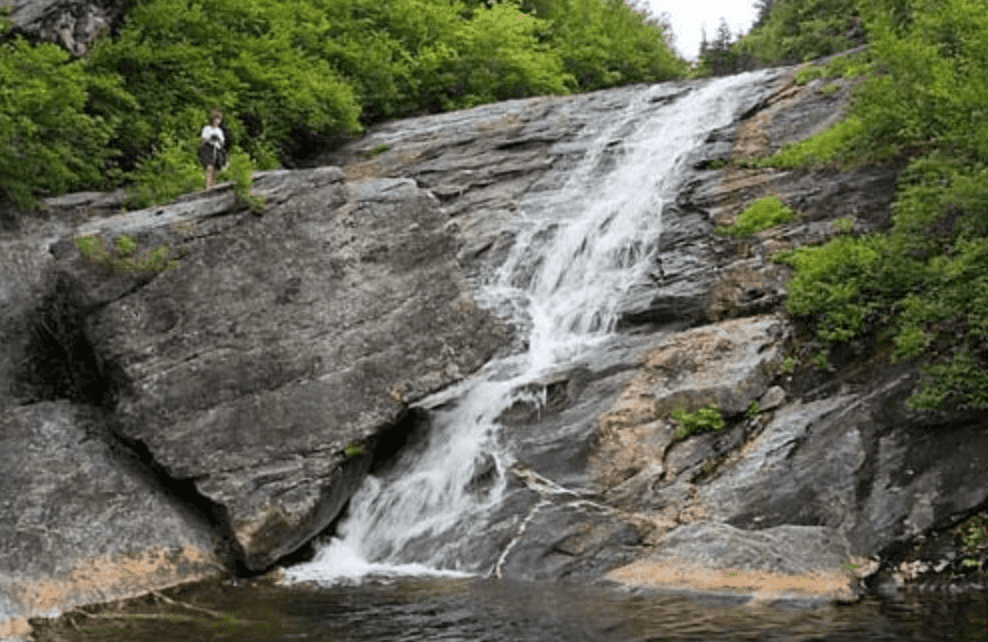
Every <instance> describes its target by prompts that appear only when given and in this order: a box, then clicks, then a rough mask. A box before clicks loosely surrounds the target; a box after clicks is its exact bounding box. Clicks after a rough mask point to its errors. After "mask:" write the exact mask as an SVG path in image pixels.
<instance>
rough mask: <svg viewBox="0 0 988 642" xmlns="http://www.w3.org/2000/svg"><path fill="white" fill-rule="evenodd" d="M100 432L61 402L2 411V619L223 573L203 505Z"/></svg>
mask: <svg viewBox="0 0 988 642" xmlns="http://www.w3.org/2000/svg"><path fill="white" fill-rule="evenodd" d="M107 433H108V428H107V426H106V418H105V416H104V415H103V414H102V413H101V412H99V411H97V410H94V409H92V408H88V407H81V406H75V405H73V404H71V403H69V402H67V401H59V402H40V403H35V404H31V405H26V406H18V407H14V408H9V407H8V408H5V410H4V412H3V414H2V415H0V469H2V470H3V475H2V476H0V627H3V626H6V628H7V629H9V630H10V632H13V631H14V630H15V629H16V627H17V624H16V623H17V622H18V621H20V622H22V623H23V620H24V619H25V618H30V617H43V616H48V615H50V614H52V613H57V612H58V611H59V610H63V609H66V608H70V607H72V606H76V605H80V604H88V603H92V602H101V601H107V600H110V599H119V598H123V597H131V596H135V595H140V594H142V593H145V592H147V591H149V590H154V589H158V588H162V587H165V586H169V585H173V584H178V583H180V582H189V581H194V580H197V579H203V578H210V577H216V576H217V575H218V574H219V573H221V572H222V569H223V564H224V562H225V560H224V559H223V558H222V556H221V555H220V554H218V551H219V550H220V549H222V545H221V540H222V538H223V537H224V535H223V533H222V532H221V530H220V529H219V528H216V527H215V526H214V525H213V522H214V519H215V518H214V516H212V515H207V514H204V513H203V510H206V511H208V510H209V509H208V507H204V506H196V505H195V504H192V503H189V502H188V501H186V499H187V498H186V497H181V496H179V495H176V494H175V493H166V492H163V491H162V488H161V483H160V481H159V480H158V479H156V478H155V476H154V474H153V472H152V471H151V470H150V469H149V468H148V467H147V465H146V464H145V463H144V462H142V461H140V460H139V459H138V458H137V457H135V456H134V453H133V452H132V451H130V450H128V449H126V448H119V447H118V448H114V447H113V446H111V445H110V444H111V443H112V439H109V438H108V435H107ZM21 626H23V624H22V625H21ZM2 630H3V628H0V631H2Z"/></svg>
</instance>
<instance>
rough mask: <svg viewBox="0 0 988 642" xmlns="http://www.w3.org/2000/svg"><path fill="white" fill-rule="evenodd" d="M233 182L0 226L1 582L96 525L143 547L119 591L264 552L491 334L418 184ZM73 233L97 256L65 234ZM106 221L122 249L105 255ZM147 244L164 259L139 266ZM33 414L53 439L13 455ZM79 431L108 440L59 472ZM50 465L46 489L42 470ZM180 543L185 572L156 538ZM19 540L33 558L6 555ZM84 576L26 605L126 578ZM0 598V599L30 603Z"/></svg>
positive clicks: (299, 538) (327, 507)
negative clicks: (135, 206)
mask: <svg viewBox="0 0 988 642" xmlns="http://www.w3.org/2000/svg"><path fill="white" fill-rule="evenodd" d="M255 193H256V194H257V195H260V196H263V197H264V198H265V199H266V209H265V211H264V212H263V213H262V214H258V213H255V212H252V211H251V210H250V209H249V208H248V207H246V205H244V204H242V203H240V202H238V201H237V200H236V198H235V197H234V195H233V193H232V191H231V189H230V187H229V186H221V187H218V188H215V189H213V190H211V191H210V192H207V193H205V194H202V195H198V196H194V197H191V198H186V199H182V200H180V202H177V203H175V204H173V205H169V206H164V207H156V208H151V209H149V210H144V211H138V212H130V213H127V214H124V215H115V216H108V217H102V218H95V219H87V220H85V221H83V222H82V223H81V224H75V225H73V224H72V222H71V212H69V213H68V214H67V215H66V217H65V218H64V219H63V220H62V222H58V220H59V219H55V220H53V221H50V222H48V223H37V224H36V223H33V222H29V221H28V222H25V224H24V225H23V226H22V227H23V229H22V230H21V232H20V233H9V234H7V235H6V236H5V237H4V238H3V239H2V242H3V244H2V247H0V250H2V252H3V263H4V266H5V269H9V270H10V272H7V273H5V276H6V274H11V275H13V276H15V277H17V278H15V279H11V280H7V279H6V278H5V279H4V281H3V285H2V286H0V287H2V290H0V293H2V295H3V299H2V305H0V313H2V315H3V321H4V323H3V335H2V336H3V343H2V351H0V356H2V362H0V363H2V366H3V367H0V381H2V382H3V383H4V386H3V391H2V397H0V398H2V401H3V404H4V407H5V411H6V413H7V416H8V419H7V420H5V423H4V424H3V433H2V436H3V438H4V439H5V442H4V444H5V446H4V450H3V453H4V459H3V469H2V470H3V473H4V475H3V478H4V483H5V484H7V485H5V486H4V492H3V494H2V495H3V497H4V499H5V500H7V498H11V501H13V503H7V504H4V521H3V523H4V526H5V527H6V525H7V524H10V525H11V528H15V529H18V530H16V533H14V534H15V535H16V536H14V537H12V538H9V539H8V538H6V537H5V538H4V544H5V546H6V548H5V549H4V551H3V557H2V563H3V565H4V570H5V572H6V571H8V570H9V571H10V573H11V575H10V577H12V578H15V579H16V578H19V577H21V576H24V577H25V578H27V579H25V580H23V582H21V580H17V582H21V584H23V583H24V582H28V584H24V585H25V586H28V588H30V586H31V585H30V584H29V583H30V582H42V583H43V582H44V581H45V579H44V578H45V577H46V574H47V575H48V576H50V578H51V581H53V582H56V583H57V582H60V581H62V580H60V579H58V578H59V577H61V576H60V575H59V573H62V571H63V570H64V572H65V573H69V571H70V570H71V569H72V568H76V567H77V566H79V567H80V568H81V567H82V566H84V565H85V564H88V563H90V562H89V561H88V560H90V558H93V557H94V556H97V555H103V556H104V557H106V556H110V557H112V555H114V554H116V553H117V552H118V551H117V549H116V548H114V546H116V544H117V543H119V544H121V545H123V544H126V546H127V547H129V548H127V551H128V553H127V554H128V555H130V556H132V557H134V559H144V558H148V560H150V561H148V564H149V565H150V564H151V561H153V560H151V557H154V556H155V555H159V553H160V555H159V557H160V559H159V558H158V557H154V559H156V560H159V562H158V563H159V565H160V566H161V568H157V567H154V572H153V573H152V572H150V571H149V573H148V574H146V577H145V579H147V581H146V582H144V584H141V586H142V587H143V589H142V590H153V589H155V588H160V587H161V586H167V585H168V584H169V583H175V582H180V581H189V580H194V579H197V578H199V577H202V576H203V571H202V570H201V568H206V570H207V572H208V573H212V574H216V573H219V572H222V570H223V569H224V568H226V569H228V570H236V569H243V570H247V571H253V570H263V569H266V568H268V567H270V566H271V565H272V564H273V563H274V562H276V561H277V560H278V559H279V558H281V557H282V556H284V555H286V554H289V553H291V552H292V551H294V550H295V549H297V548H298V547H300V546H302V545H303V544H305V543H306V542H307V541H308V540H309V539H311V538H312V537H313V536H315V535H316V534H318V533H319V532H320V531H322V530H323V529H324V528H325V527H326V526H327V525H328V524H329V523H330V522H331V521H332V520H333V519H334V518H335V517H336V515H337V514H338V513H339V511H340V509H341V508H342V507H343V506H344V505H345V503H346V501H347V500H348V499H349V496H350V494H352V492H353V491H354V490H355V489H356V487H357V486H359V484H360V483H361V481H362V480H363V477H364V475H365V474H366V473H367V470H368V469H369V467H370V464H371V462H372V460H373V458H374V455H375V452H379V450H380V449H383V450H385V451H386V450H388V449H393V448H395V446H394V445H393V444H392V443H390V442H389V440H393V439H397V440H398V441H399V442H400V440H401V434H400V432H401V431H400V426H401V422H402V420H403V418H404V417H405V415H406V414H407V408H408V405H409V404H411V403H414V402H415V401H417V400H419V399H421V398H423V397H424V396H426V395H428V394H430V393H432V392H435V391H437V390H439V389H441V388H443V387H445V386H447V385H449V384H450V383H453V382H455V381H458V380H460V379H462V378H463V377H465V376H467V375H469V374H470V373H471V372H472V371H474V370H476V369H477V368H479V367H480V366H481V365H482V364H483V363H484V362H486V361H487V360H489V359H490V357H491V356H492V354H494V353H495V352H496V351H497V350H499V349H500V348H501V347H502V346H503V345H505V344H506V343H507V342H508V341H509V339H510V335H511V329H510V327H508V326H507V325H505V324H504V323H502V322H501V321H499V320H498V319H496V318H494V317H493V316H491V315H490V314H489V313H487V312H485V311H484V310H482V309H481V308H479V307H478V306H477V305H476V304H475V302H474V301H473V299H472V296H471V293H470V290H469V288H468V287H467V285H466V281H465V279H464V278H463V277H462V275H461V274H460V271H459V269H458V266H457V263H456V260H455V248H456V240H455V237H454V236H453V234H452V233H451V232H450V231H449V230H448V229H447V228H446V227H445V222H446V219H445V217H443V216H442V215H441V213H440V212H439V209H438V206H437V205H438V204H437V202H436V200H435V198H434V197H433V196H431V195H430V194H428V193H426V192H424V191H422V190H420V189H419V188H417V187H416V186H415V185H414V183H413V182H412V181H409V180H405V179H382V180H371V181H363V182H359V183H355V184H346V183H345V182H344V180H343V174H342V172H341V171H340V170H338V169H336V168H324V169H314V170H305V171H298V172H288V171H284V172H273V173H269V174H264V175H258V176H257V177H256V181H255ZM94 197H95V198H99V197H98V196H95V195H94ZM82 200H85V199H82ZM76 205H78V204H76ZM49 206H51V204H49ZM80 238H82V239H86V242H88V243H89V244H90V247H91V248H93V247H96V248H100V247H101V248H102V249H103V254H100V252H99V251H89V252H88V253H86V252H81V251H80V250H79V249H77V245H76V240H77V239H80ZM121 238H127V239H130V240H132V241H133V243H134V245H135V249H134V250H133V254H132V255H131V256H129V257H125V256H124V255H123V254H122V253H121V252H119V251H118V250H113V249H112V248H114V247H115V245H114V243H115V242H116V241H117V240H119V239H121ZM80 247H81V246H80ZM162 248H164V250H165V251H166V253H167V255H168V256H169V257H170V259H169V260H170V261H171V263H169V264H167V265H165V264H164V263H161V264H159V267H158V268H154V269H146V268H145V267H142V263H141V262H142V261H145V260H146V259H147V258H148V256H149V255H150V253H152V252H153V251H155V250H159V251H161V250H162ZM108 257H109V258H108ZM127 261H130V262H129V263H128V262H127ZM161 267H164V268H165V269H163V270H162V269H159V268H161ZM52 400H57V401H54V402H53V401H52ZM49 415H52V416H53V417H52V418H50V419H49V418H48V417H49ZM53 422H54V424H55V425H57V426H58V428H59V431H61V432H57V434H58V435H59V439H60V440H61V441H60V442H58V443H59V444H60V445H59V446H58V449H57V451H52V452H49V451H47V450H42V451H40V452H35V450H36V449H35V447H34V446H32V444H34V443H35V442H36V441H37V439H38V437H36V436H34V437H32V436H31V435H32V434H33V433H31V431H39V430H40V431H42V432H43V431H46V430H47V431H48V432H52V434H56V431H54V429H49V428H47V426H49V424H52V423H53ZM92 426H97V427H92ZM396 427H397V428H396ZM396 430H397V432H396ZM389 431H390V432H389ZM25 435H26V436H25ZM32 440H33V441H32ZM62 442H64V443H62ZM78 443H81V444H83V445H81V446H78V448H79V454H78V456H79V457H82V456H83V455H85V456H86V457H98V456H102V454H101V453H103V452H104V451H107V452H112V453H120V454H121V455H120V457H119V458H117V459H113V458H112V457H111V458H106V457H104V459H105V461H104V460H99V461H98V462H97V464H93V465H89V464H84V465H81V467H80V466H78V465H77V466H75V467H73V469H72V472H71V474H68V473H67V472H66V471H67V470H68V468H67V466H68V464H67V463H66V460H65V458H66V457H68V454H69V453H71V450H72V448H71V445H72V444H78ZM86 444H88V445H86ZM52 447H53V448H54V446H52ZM90 450H93V452H92V453H90ZM114 466H121V467H123V469H125V472H120V473H119V474H117V475H116V476H114V475H113V474H111V471H112V469H113V468H114ZM46 470H48V471H51V472H50V475H46V474H43V473H42V472H37V474H35V473H34V472H33V471H46ZM135 471H136V472H135ZM62 473H65V482H66V483H68V484H69V485H68V486H67V487H66V488H64V489H62V490H59V488H52V484H54V483H55V482H54V481H53V480H54V479H55V478H57V477H58V476H59V475H61V474H62ZM127 474H134V475H138V476H139V477H140V478H139V479H138V480H137V481H135V482H134V483H132V484H130V483H129V482H126V479H124V481H120V479H121V476H124V477H126V475H127ZM90 477H92V479H90ZM73 480H74V481H73ZM11 484H12V485H11ZM101 484H108V485H106V486H105V487H104V486H103V485H101ZM128 484H129V485H128ZM52 493H54V495H52ZM142 493H143V495H142ZM25 502H26V503H25ZM62 503H64V507H63V508H52V507H57V506H59V505H60V504H62ZM125 504H126V505H128V506H130V509H129V513H127V514H126V515H123V514H121V515H117V514H116V513H114V512H113V511H112V510H111V509H112V507H114V506H118V505H125ZM45 505H48V506H49V507H48V508H41V507H43V506H45ZM183 505H188V506H189V507H191V508H190V509H189V511H187V512H188V514H183V513H181V511H179V514H178V516H177V517H170V516H169V515H170V513H169V512H168V511H169V510H171V511H172V512H175V510H178V509H181V507H182V506H183ZM31 506H34V507H35V508H31ZM169 507H171V508H169ZM25 515H27V516H28V517H25ZM25 519H27V520H28V521H31V520H34V522H31V524H27V522H25V521H24V520H25ZM156 520H160V526H159V527H153V526H152V525H153V524H155V523H156ZM169 520H172V521H171V522H169ZM35 522H36V523H35ZM87 522H88V525H87V528H85V529H84V528H83V527H82V526H81V525H82V524H86V523H87ZM22 523H24V524H27V526H30V528H27V526H25V529H27V530H24V533H29V534H30V537H28V535H26V534H24V533H21V530H23V529H20V526H17V525H18V524H22ZM32 524H33V525H32ZM169 524H173V525H169ZM166 526H167V528H166ZM132 527H133V529H136V530H130V529H131V528H132ZM76 531H78V532H76ZM204 532H208V533H210V534H211V536H210V538H207V539H204V538H203V537H202V536H201V535H202V533H204ZM46 533H47V535H46ZM55 533H63V534H65V535H66V536H68V537H75V538H77V539H79V540H80V541H83V540H85V541H86V545H85V546H79V547H78V548H77V549H72V548H71V547H70V546H68V545H67V544H65V545H63V544H61V543H59V541H60V540H58V538H57V537H55V535H54V534H55ZM142 535H143V537H142ZM183 537H184V538H185V539H184V540H183V539H182V538H183ZM49 539H50V541H49ZM184 541H187V542H188V545H186V544H181V542H184ZM192 545H195V547H196V548H195V549H194V550H195V551H196V556H193V557H194V560H193V561H195V560H199V559H200V558H201V559H202V560H206V561H207V562H208V564H206V565H205V566H204V567H203V566H202V565H200V566H195V565H191V562H190V563H186V561H185V557H182V556H181V555H178V554H177V553H176V554H172V553H168V551H173V549H174V550H179V549H181V546H185V548H189V547H190V546H192ZM39 546H40V547H41V548H40V549H39V548H38V547H39ZM176 547H178V548H176ZM90 548H92V549H93V551H90V550H89V549H90ZM36 549H37V550H36ZM103 549H106V550H105V551H104V550H103ZM121 550H122V549H121ZM181 550H184V549H181ZM189 550H192V549H189ZM39 551H41V552H43V553H44V555H42V556H41V557H39V558H38V559H39V560H44V562H45V563H48V564H49V565H50V566H51V567H50V568H49V567H47V566H44V567H42V566H38V567H37V568H35V566H34V565H31V564H28V563H27V561H26V560H30V559H32V557H31V556H32V555H34V553H38V552H39ZM161 551H165V553H161ZM166 553H167V554H166ZM149 556H151V557H149ZM110 557H107V559H110ZM190 559H191V558H190ZM113 563H114V562H106V565H108V566H107V568H108V569H110V570H112V569H113V568H115V567H114V566H113ZM32 564H33V563H32ZM80 565H82V566H80ZM152 566H153V565H152ZM193 567H194V568H193ZM128 568H129V567H128ZM148 568H151V566H149V567H148ZM190 569H191V570H190ZM121 572H122V571H121ZM73 577H74V576H73ZM94 577H96V576H94ZM98 577H99V578H103V579H105V581H106V583H107V587H106V588H105V590H104V592H103V595H105V598H104V597H98V596H96V595H97V594H96V593H92V594H85V595H84V593H85V591H82V589H78V590H76V589H75V588H73V586H74V585H73V586H70V585H66V586H67V588H65V590H64V591H61V592H58V593H57V594H52V596H51V599H50V600H49V602H45V604H46V605H48V606H46V608H48V609H49V611H48V612H54V610H55V609H58V608H64V607H69V606H72V605H75V604H79V603H83V602H85V601H87V600H88V601H100V600H103V599H109V598H113V597H116V596H120V595H125V594H132V593H133V591H131V589H130V588H128V589H127V591H123V589H122V588H121V590H119V591H118V590H117V589H116V588H115V587H116V584H117V580H116V579H115V578H116V576H115V575H113V574H112V572H110V571H109V570H108V574H105V575H99V576H98ZM5 581H6V580H5ZM66 581H69V580H66ZM72 581H75V580H72ZM98 581H102V580H99V579H96V580H94V582H98ZM10 582H14V580H10ZM10 582H7V584H10ZM21 584H17V587H19V586H21ZM11 586H13V584H11ZM59 586H61V585H59ZM121 586H125V587H131V584H130V583H127V582H123V584H121ZM134 586H137V585H136V584H134ZM17 587H14V588H10V587H8V586H7V585H5V586H4V591H3V592H4V594H5V595H8V594H13V593H10V592H11V591H15V590H16V591H21V589H20V588H17ZM24 590H28V589H24ZM134 590H137V589H134ZM121 591H123V592H121ZM128 591H130V592H128ZM21 592H23V591H21ZM16 595H20V593H16ZM16 595H15V598H9V600H8V601H10V602H11V606H10V608H9V609H8V610H10V611H12V612H11V613H4V615H5V616H10V617H28V616H32V615H38V614H39V611H38V609H36V608H34V606H32V605H31V604H33V602H32V603H31V604H28V603H27V602H25V601H24V600H23V599H21V598H20V597H16ZM86 595H88V596H89V597H88V598H87V597H86ZM8 597H9V595H8ZM25 599H27V598H25ZM31 599H34V598H31ZM39 599H40V598H39ZM29 601H30V600H29Z"/></svg>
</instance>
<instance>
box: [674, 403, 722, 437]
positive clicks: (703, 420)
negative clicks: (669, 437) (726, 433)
mask: <svg viewBox="0 0 988 642" xmlns="http://www.w3.org/2000/svg"><path fill="white" fill-rule="evenodd" d="M672 418H673V421H675V422H676V423H677V424H679V427H678V428H676V432H675V433H673V437H674V438H675V439H686V438H687V437H689V436H690V435H692V434H693V433H698V432H720V431H721V430H723V429H724V425H725V424H724V416H723V415H722V414H721V412H720V410H718V409H717V408H715V407H713V406H704V407H702V408H700V409H699V410H697V411H696V412H686V409H685V408H677V409H676V410H673V411H672Z"/></svg>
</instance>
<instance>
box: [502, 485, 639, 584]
mask: <svg viewBox="0 0 988 642" xmlns="http://www.w3.org/2000/svg"><path fill="white" fill-rule="evenodd" d="M641 542H642V535H641V532H640V531H639V528H638V527H637V526H636V525H635V524H633V523H631V522H630V521H629V520H628V518H627V517H626V516H624V515H622V514H621V513H619V512H617V511H614V510H612V509H610V508H608V507H606V506H601V505H598V504H594V503H591V502H586V501H583V502H572V503H566V504H559V505H557V504H551V503H544V504H537V505H536V507H535V508H534V509H533V513H532V514H530V515H529V516H528V517H527V518H526V523H525V526H524V531H523V532H522V533H521V534H520V536H519V537H518V539H517V540H515V541H513V542H512V543H511V544H510V545H509V548H508V549H507V552H506V555H505V556H504V559H503V560H502V561H501V563H500V564H499V566H498V573H499V574H500V575H502V576H504V577H512V578H519V579H527V580H539V579H549V578H552V579H557V578H569V579H595V578H598V577H600V576H601V575H603V574H604V573H606V572H607V571H609V570H611V569H613V568H615V567H617V566H619V565H621V564H624V563H627V562H628V561H630V560H631V559H633V558H634V557H635V555H636V553H637V547H638V545H640V544H641Z"/></svg>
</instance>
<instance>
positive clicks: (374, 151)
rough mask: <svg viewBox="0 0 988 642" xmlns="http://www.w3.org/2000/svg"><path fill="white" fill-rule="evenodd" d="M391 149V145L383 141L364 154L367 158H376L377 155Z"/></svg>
mask: <svg viewBox="0 0 988 642" xmlns="http://www.w3.org/2000/svg"><path fill="white" fill-rule="evenodd" d="M390 149H391V145H388V144H385V143H381V144H380V145H377V146H375V147H374V148H373V149H368V150H367V151H366V152H364V156H365V157H366V158H374V157H375V156H380V155H381V154H383V153H384V152H386V151H388V150H390Z"/></svg>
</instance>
